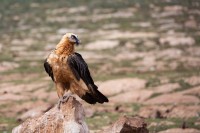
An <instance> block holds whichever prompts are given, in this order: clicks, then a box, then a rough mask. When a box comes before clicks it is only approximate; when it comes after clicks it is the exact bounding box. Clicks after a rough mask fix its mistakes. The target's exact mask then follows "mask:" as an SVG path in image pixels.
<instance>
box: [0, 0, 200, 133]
mask: <svg viewBox="0 0 200 133" xmlns="http://www.w3.org/2000/svg"><path fill="white" fill-rule="evenodd" d="M66 32H73V33H75V34H77V35H78V36H79V38H80V39H81V41H82V44H81V45H80V46H78V47H76V50H77V52H79V53H81V54H82V56H83V58H84V59H85V60H86V62H87V63H88V65H89V68H90V71H91V73H92V76H93V78H94V80H95V82H96V84H97V85H98V86H99V89H100V91H101V92H103V93H104V94H105V95H107V96H108V97H109V99H110V102H109V103H108V104H104V105H100V104H97V105H95V106H93V105H89V104H87V103H86V102H82V103H83V106H84V107H85V109H86V121H87V123H88V125H89V128H90V130H92V132H95V131H96V130H99V129H103V128H105V127H106V126H108V125H109V124H111V123H112V122H113V121H114V120H116V119H117V118H118V117H119V116H122V115H130V116H135V115H138V116H141V117H144V118H146V121H147V123H148V129H149V130H150V132H153V133H155V132H160V131H164V130H167V129H171V128H185V127H186V128H191V130H192V131H197V130H200V118H199V116H200V1H198V0H107V1H102V0H67V1H65V0H57V1H55V0H32V1H29V0H26V1H25V0H17V1H15V0H1V2H0V53H1V54H0V132H4V133H7V132H11V129H12V128H13V127H14V126H16V125H19V124H20V123H21V122H23V121H24V120H26V119H27V118H30V117H33V116H38V115H41V114H42V113H44V112H45V111H47V110H49V109H50V108H51V107H52V106H54V105H55V104H56V103H57V100H58V97H57V94H56V91H55V87H54V84H53V83H52V81H51V79H50V77H48V75H47V74H46V73H45V71H44V68H43V61H44V59H45V58H46V56H47V55H48V54H49V53H50V51H51V50H53V49H54V48H55V45H56V44H57V43H58V41H59V40H60V39H61V37H62V35H63V34H65V33H66ZM177 130H178V129H177Z"/></svg>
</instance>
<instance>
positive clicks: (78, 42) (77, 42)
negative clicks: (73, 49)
mask: <svg viewBox="0 0 200 133" xmlns="http://www.w3.org/2000/svg"><path fill="white" fill-rule="evenodd" d="M75 40H76V42H75V43H76V45H77V46H78V45H79V44H80V43H81V41H80V40H79V39H78V38H75Z"/></svg>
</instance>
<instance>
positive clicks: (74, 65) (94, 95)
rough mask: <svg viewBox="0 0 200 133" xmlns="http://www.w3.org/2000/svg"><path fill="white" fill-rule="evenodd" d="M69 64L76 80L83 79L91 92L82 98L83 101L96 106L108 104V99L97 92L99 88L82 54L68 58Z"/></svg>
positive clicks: (75, 54)
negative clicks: (96, 104)
mask: <svg viewBox="0 0 200 133" xmlns="http://www.w3.org/2000/svg"><path fill="white" fill-rule="evenodd" d="M67 63H68V64H69V66H70V68H71V70H72V72H73V73H74V75H75V77H76V79H77V80H80V78H81V79H82V80H83V81H84V83H85V84H86V85H87V87H88V89H89V91H90V93H86V94H85V95H84V96H82V99H84V100H85V101H86V102H88V103H90V104H94V103H96V102H99V103H104V102H108V99H107V98H106V97H105V96H104V95H103V94H102V93H101V92H99V91H98V90H97V89H98V87H97V86H96V85H95V84H94V81H93V79H92V77H91V75H90V71H89V69H88V65H87V64H86V62H85V61H84V59H83V58H82V56H81V55H80V54H78V53H74V54H73V55H70V56H69V57H68V60H67Z"/></svg>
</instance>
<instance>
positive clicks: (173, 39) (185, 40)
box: [159, 36, 195, 46]
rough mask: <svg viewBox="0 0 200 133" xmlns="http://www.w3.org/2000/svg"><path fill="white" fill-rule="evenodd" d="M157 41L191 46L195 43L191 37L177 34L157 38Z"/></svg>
mask: <svg viewBox="0 0 200 133" xmlns="http://www.w3.org/2000/svg"><path fill="white" fill-rule="evenodd" d="M159 42H160V43H161V44H162V45H164V44H169V45H170V46H179V45H183V46H191V45H194V44H195V40H194V38H192V37H177V36H167V37H162V38H160V39H159Z"/></svg>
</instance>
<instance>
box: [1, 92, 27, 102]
mask: <svg viewBox="0 0 200 133" xmlns="http://www.w3.org/2000/svg"><path fill="white" fill-rule="evenodd" d="M27 99H29V97H28V96H26V95H19V94H18V95H17V94H11V93H5V94H3V95H1V97H0V103H1V102H8V101H20V100H27Z"/></svg>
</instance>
